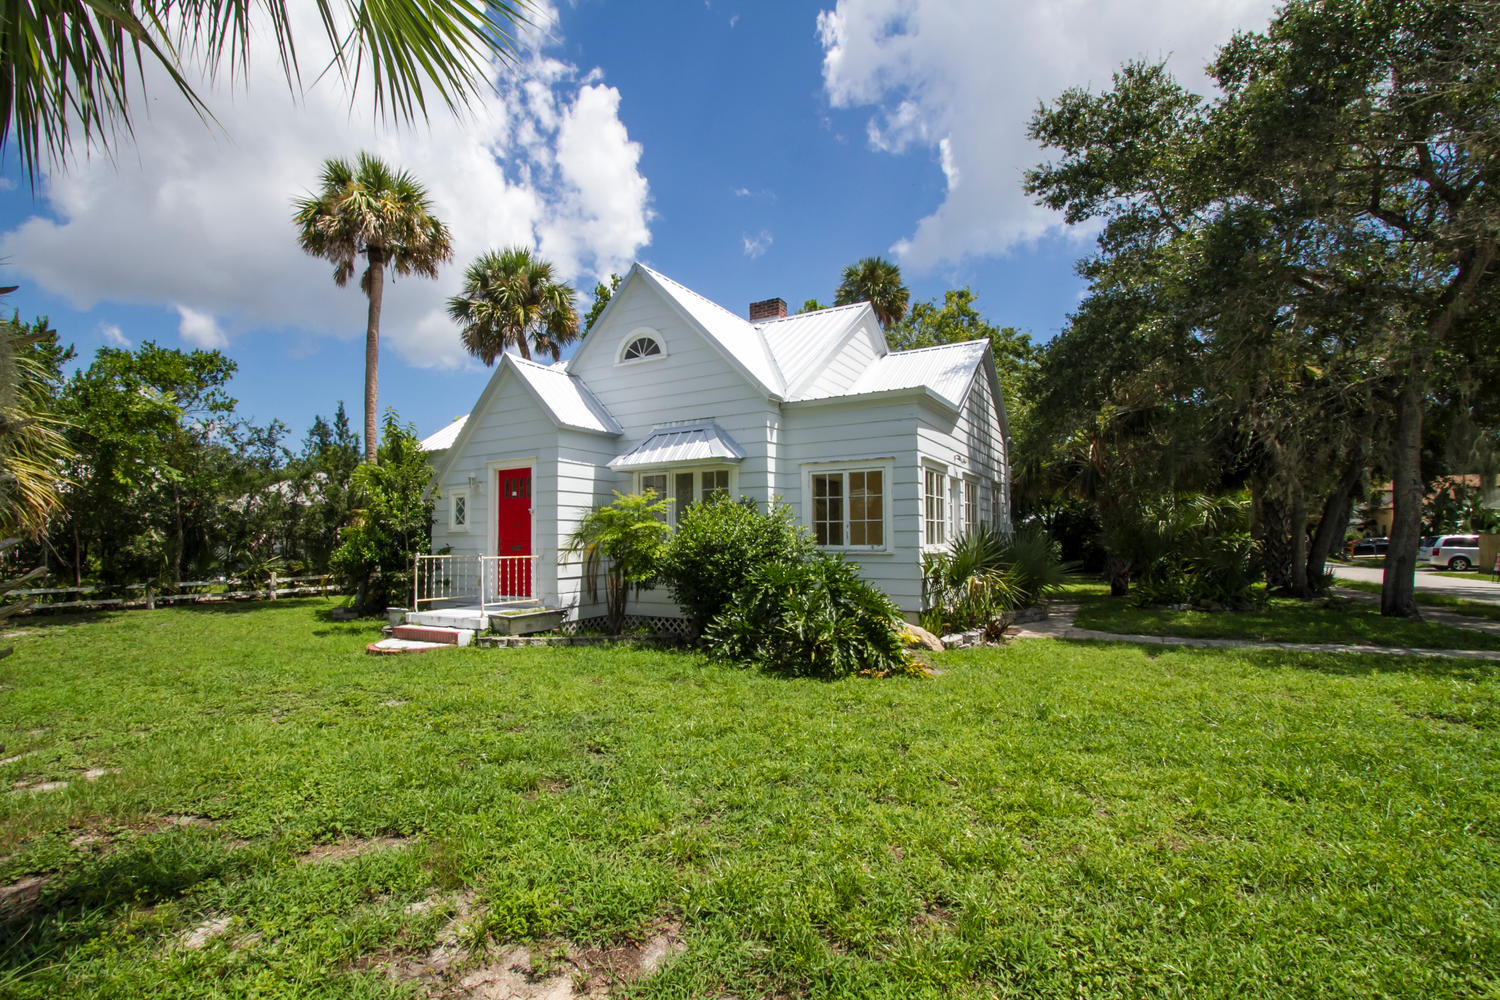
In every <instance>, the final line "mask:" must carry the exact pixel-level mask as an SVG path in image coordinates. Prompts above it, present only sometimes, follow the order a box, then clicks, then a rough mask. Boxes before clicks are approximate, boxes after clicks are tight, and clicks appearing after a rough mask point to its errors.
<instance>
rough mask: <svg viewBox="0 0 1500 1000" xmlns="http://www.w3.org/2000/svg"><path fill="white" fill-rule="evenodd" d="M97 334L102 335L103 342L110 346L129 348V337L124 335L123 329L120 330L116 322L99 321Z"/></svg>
mask: <svg viewBox="0 0 1500 1000" xmlns="http://www.w3.org/2000/svg"><path fill="white" fill-rule="evenodd" d="M99 336H101V337H103V338H104V342H105V343H106V344H108V345H109V346H110V347H123V348H126V349H129V348H130V346H131V344H130V338H129V337H127V336H125V331H124V330H121V329H120V327H119V325H118V324H116V323H100V324H99Z"/></svg>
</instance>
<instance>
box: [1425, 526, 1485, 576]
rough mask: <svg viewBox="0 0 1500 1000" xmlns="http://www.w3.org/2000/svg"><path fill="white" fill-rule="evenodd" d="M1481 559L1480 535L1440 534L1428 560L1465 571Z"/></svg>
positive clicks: (1436, 564)
mask: <svg viewBox="0 0 1500 1000" xmlns="http://www.w3.org/2000/svg"><path fill="white" fill-rule="evenodd" d="M1478 561H1479V536H1478V535H1439V536H1438V539H1437V541H1436V542H1434V543H1433V546H1432V555H1431V556H1429V557H1428V562H1430V563H1432V565H1434V566H1443V567H1446V568H1447V569H1452V570H1458V571H1459V572H1463V571H1464V570H1466V569H1468V568H1469V567H1470V566H1473V565H1474V564H1475V563H1477V562H1478Z"/></svg>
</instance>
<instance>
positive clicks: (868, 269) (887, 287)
mask: <svg viewBox="0 0 1500 1000" xmlns="http://www.w3.org/2000/svg"><path fill="white" fill-rule="evenodd" d="M910 299H911V292H909V291H907V288H906V286H905V285H903V284H901V268H899V267H897V266H896V265H895V264H892V263H891V262H890V261H888V260H884V259H882V258H880V257H866V258H864V259H863V260H861V261H860V262H859V263H857V264H850V265H849V266H848V267H846V268H844V280H843V281H842V282H841V283H840V284H839V287H838V291H837V292H835V293H834V297H833V304H834V305H836V306H847V305H853V304H854V303H856V302H868V303H870V308H871V309H874V310H875V318H876V319H877V320H878V321H879V322H880V328H881V329H882V330H889V329H890V328H891V326H892V325H893V324H896V323H899V322H901V320H902V319H903V318H904V317H905V316H906V304H907V302H908V301H909V300H910Z"/></svg>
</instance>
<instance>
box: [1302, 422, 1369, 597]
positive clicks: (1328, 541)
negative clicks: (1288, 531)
mask: <svg viewBox="0 0 1500 1000" xmlns="http://www.w3.org/2000/svg"><path fill="white" fill-rule="evenodd" d="M1365 464H1366V463H1365V449H1364V446H1363V444H1362V443H1361V445H1360V446H1359V447H1358V448H1357V449H1356V450H1355V452H1354V456H1353V457H1352V458H1350V459H1349V464H1348V466H1347V467H1345V469H1344V474H1343V476H1341V477H1340V478H1339V481H1338V483H1337V484H1336V485H1335V486H1334V488H1333V491H1332V492H1330V493H1329V494H1328V496H1327V498H1326V499H1324V501H1323V513H1322V514H1321V515H1320V516H1319V517H1318V530H1317V531H1316V532H1314V533H1313V539H1312V545H1311V546H1310V547H1309V548H1308V550H1307V581H1308V585H1309V586H1310V587H1312V588H1314V589H1321V581H1322V579H1323V577H1324V574H1326V573H1327V571H1328V570H1327V566H1328V557H1329V556H1330V555H1332V554H1333V549H1334V546H1336V545H1338V544H1339V542H1340V541H1341V540H1342V539H1343V537H1344V533H1345V532H1346V531H1347V530H1348V528H1349V515H1350V513H1352V511H1353V509H1354V491H1355V490H1357V489H1358V488H1359V482H1360V480H1361V479H1363V478H1364V475H1365Z"/></svg>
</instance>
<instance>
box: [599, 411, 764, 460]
mask: <svg viewBox="0 0 1500 1000" xmlns="http://www.w3.org/2000/svg"><path fill="white" fill-rule="evenodd" d="M744 457H745V449H744V448H741V447H740V446H739V443H738V442H737V441H735V439H734V438H732V437H730V436H729V435H728V434H727V433H726V432H725V431H724V429H723V428H722V427H720V426H719V425H718V424H716V423H714V422H713V421H712V420H675V421H673V422H671V423H668V424H658V425H657V426H655V427H653V428H651V433H650V434H647V435H646V438H645V440H643V441H642V442H641V443H640V444H638V445H636V446H635V447H634V448H631V449H630V450H629V451H627V452H625V453H623V454H621V455H617V456H615V457H614V458H613V459H611V460H610V463H609V467H610V468H611V469H617V470H618V469H642V468H651V467H657V466H663V465H673V464H677V463H682V462H706V461H712V460H720V461H723V460H729V461H735V462H738V461H739V460H740V459H742V458H744Z"/></svg>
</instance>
